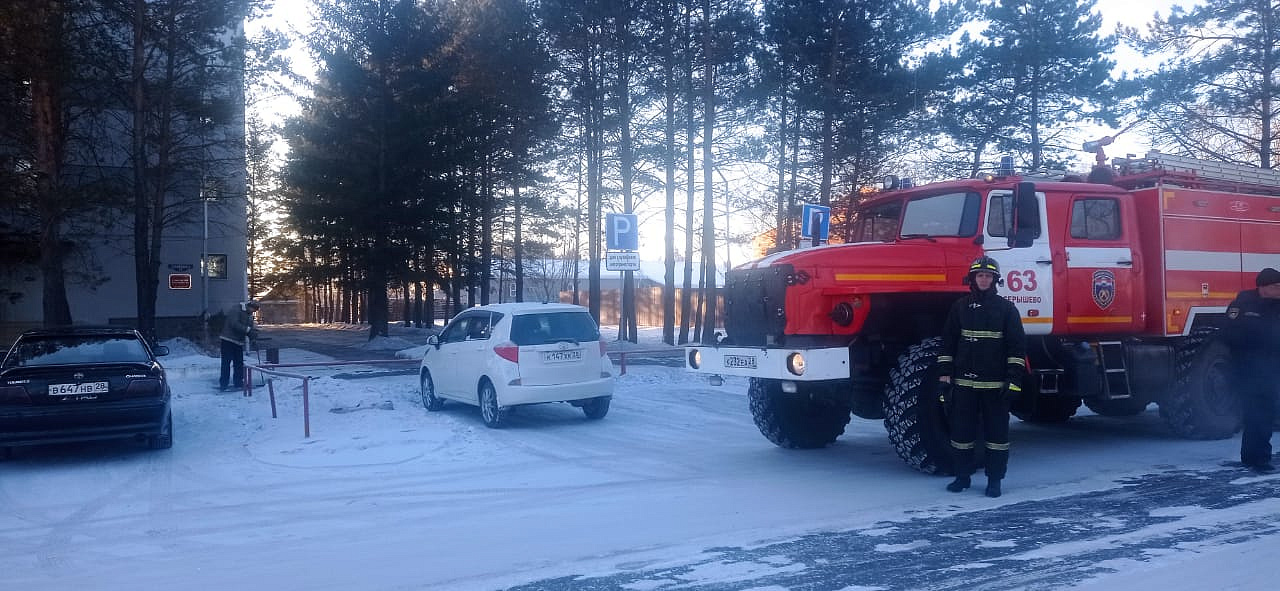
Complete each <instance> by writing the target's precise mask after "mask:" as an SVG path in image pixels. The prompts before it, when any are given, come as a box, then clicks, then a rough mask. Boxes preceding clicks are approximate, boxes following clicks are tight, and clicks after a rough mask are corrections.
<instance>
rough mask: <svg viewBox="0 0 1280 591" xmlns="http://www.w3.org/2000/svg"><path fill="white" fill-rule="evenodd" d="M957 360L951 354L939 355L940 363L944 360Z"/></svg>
mask: <svg viewBox="0 0 1280 591" xmlns="http://www.w3.org/2000/svg"><path fill="white" fill-rule="evenodd" d="M955 360H956V359H955V358H954V357H952V356H950V355H939V356H938V363H942V362H944V361H947V362H951V361H955Z"/></svg>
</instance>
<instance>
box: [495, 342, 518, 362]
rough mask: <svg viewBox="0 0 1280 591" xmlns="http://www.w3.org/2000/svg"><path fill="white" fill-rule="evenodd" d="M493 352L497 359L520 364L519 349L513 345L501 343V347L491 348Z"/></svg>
mask: <svg viewBox="0 0 1280 591" xmlns="http://www.w3.org/2000/svg"><path fill="white" fill-rule="evenodd" d="M493 352H494V353H496V354H497V355H498V357H501V358H503V359H506V360H507V361H510V362H512V363H520V347H517V346H516V344H515V343H502V344H501V345H495V346H494V347H493Z"/></svg>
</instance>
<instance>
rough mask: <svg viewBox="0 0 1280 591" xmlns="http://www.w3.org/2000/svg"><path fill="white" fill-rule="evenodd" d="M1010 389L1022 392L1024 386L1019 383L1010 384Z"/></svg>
mask: <svg viewBox="0 0 1280 591" xmlns="http://www.w3.org/2000/svg"><path fill="white" fill-rule="evenodd" d="M1009 389H1010V390H1012V391H1014V392H1021V391H1022V387H1021V386H1019V385H1017V384H1009Z"/></svg>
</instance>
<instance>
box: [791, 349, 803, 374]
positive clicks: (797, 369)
mask: <svg viewBox="0 0 1280 591" xmlns="http://www.w3.org/2000/svg"><path fill="white" fill-rule="evenodd" d="M787 371H789V372H791V373H793V374H795V375H798V376H802V375H804V354H803V353H800V352H796V353H792V354H790V355H787Z"/></svg>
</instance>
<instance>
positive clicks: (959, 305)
mask: <svg viewBox="0 0 1280 591" xmlns="http://www.w3.org/2000/svg"><path fill="white" fill-rule="evenodd" d="M965 282H966V283H968V284H969V295H966V296H964V297H962V298H960V299H959V300H957V301H956V303H955V304H953V305H952V306H951V312H950V314H948V315H947V321H946V325H945V326H944V327H943V330H942V353H941V354H940V355H939V356H938V367H939V369H940V371H941V373H940V374H939V377H938V379H939V380H941V381H942V382H943V383H942V384H941V388H940V390H941V392H942V398H943V401H944V403H945V404H946V407H947V423H948V425H949V427H950V428H951V449H952V455H953V458H954V461H955V464H954V465H955V480H954V481H952V482H951V483H950V484H948V485H947V490H949V491H951V492H960V491H962V490H965V489H967V488H969V485H970V476H971V475H972V474H973V472H974V469H975V468H976V466H975V464H976V455H977V453H976V450H975V449H974V447H975V445H976V442H977V438H978V426H979V425H981V426H982V434H983V438H984V439H985V440H986V450H985V453H984V454H983V458H984V460H985V462H984V463H985V466H984V467H985V469H986V475H987V489H986V494H987V496H989V497H998V496H1000V494H1001V490H1000V481H1001V480H1002V479H1003V478H1004V476H1005V472H1006V471H1007V469H1008V466H1009V405H1010V404H1011V403H1012V402H1013V399H1014V398H1016V397H1017V396H1018V394H1019V393H1020V392H1021V391H1022V378H1023V376H1025V375H1026V373H1027V366H1026V359H1025V354H1026V346H1027V345H1026V333H1024V332H1023V330H1022V317H1021V315H1020V314H1019V313H1018V309H1017V308H1016V307H1015V306H1014V305H1013V304H1012V303H1010V302H1009V301H1008V300H1006V299H1004V298H1003V297H1001V296H1000V294H999V293H997V291H996V285H998V284H1000V283H1002V280H1001V277H1000V265H999V263H997V262H996V261H995V259H992V258H991V257H987V256H982V257H978V259H977V260H975V261H974V262H973V264H972V265H970V266H969V274H968V275H967V276H966V278H965Z"/></svg>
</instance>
